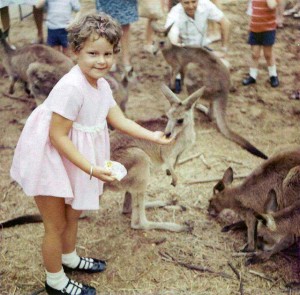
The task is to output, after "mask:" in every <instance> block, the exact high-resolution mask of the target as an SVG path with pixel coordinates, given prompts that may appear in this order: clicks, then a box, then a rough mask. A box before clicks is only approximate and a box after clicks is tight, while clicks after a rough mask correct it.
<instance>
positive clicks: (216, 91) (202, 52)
mask: <svg viewBox="0 0 300 295" xmlns="http://www.w3.org/2000/svg"><path fill="white" fill-rule="evenodd" d="M152 27H153V30H154V31H155V32H156V35H157V36H158V38H159V47H160V49H161V52H162V54H163V56H164V59H165V60H166V62H167V63H168V64H169V65H170V66H171V79H170V85H171V89H174V88H175V85H174V81H175V78H176V75H177V74H178V73H180V74H181V79H182V81H183V83H184V84H185V85H186V89H187V92H188V94H191V93H192V92H194V91H195V90H196V89H199V88H200V87H201V86H205V92H204V94H203V97H205V99H207V100H209V101H210V106H209V108H207V107H205V106H203V105H197V107H196V108H197V109H199V110H200V111H202V112H204V113H205V114H206V115H208V116H209V118H210V119H211V120H214V119H215V120H216V124H217V127H218V129H219V130H220V132H221V133H222V134H223V135H224V136H225V137H226V138H228V139H229V140H231V141H233V142H235V143H237V144H238V145H239V146H241V147H242V148H244V149H246V150H247V151H248V152H249V153H251V154H253V155H255V156H258V157H260V158H263V159H267V158H268V157H267V156H266V155H265V154H264V153H263V152H261V151H260V150H258V149H257V148H256V147H255V146H253V145H252V144H251V143H250V142H249V141H247V140H246V139H245V138H243V137H242V136H240V135H239V134H237V133H235V132H233V131H232V130H231V129H230V128H229V127H228V125H227V122H226V105H227V97H228V94H229V91H230V88H231V83H230V73H229V70H228V68H227V67H226V66H225V64H224V63H223V62H222V61H221V59H220V58H218V57H217V56H216V55H215V54H214V53H213V51H211V50H208V49H207V48H205V47H194V46H193V47H192V46H189V47H181V46H176V45H174V44H172V43H171V42H170V40H169V38H168V37H167V35H168V33H169V31H170V29H171V27H172V25H171V26H169V27H168V28H167V29H162V28H160V27H159V26H158V25H157V23H155V22H152Z"/></svg>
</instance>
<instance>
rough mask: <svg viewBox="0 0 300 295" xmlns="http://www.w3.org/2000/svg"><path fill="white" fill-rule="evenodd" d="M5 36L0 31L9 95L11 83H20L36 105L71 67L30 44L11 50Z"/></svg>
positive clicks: (60, 57) (44, 48)
mask: <svg viewBox="0 0 300 295" xmlns="http://www.w3.org/2000/svg"><path fill="white" fill-rule="evenodd" d="M7 34H8V32H7V31H5V32H2V31H1V30H0V53H1V57H2V63H3V66H4V68H5V70H6V72H7V74H8V75H9V78H10V80H11V84H10V87H9V93H10V94H12V93H14V86H15V83H16V82H17V81H18V80H20V81H22V82H24V86H25V90H26V92H27V93H30V92H31V94H32V95H33V96H34V97H35V98H36V99H37V103H40V102H41V101H43V100H44V99H45V98H46V97H47V96H48V94H49V93H50V91H51V90H52V88H53V86H54V85H55V84H56V83H57V81H58V80H59V79H60V78H61V77H62V76H63V75H64V74H65V73H67V72H68V71H69V70H70V69H71V67H72V66H73V65H74V63H73V62H72V60H71V59H70V58H68V57H67V56H65V55H64V54H62V53H60V52H58V51H57V50H55V49H53V48H51V47H48V46H45V45H40V44H34V45H28V46H25V47H22V48H20V49H16V50H13V49H11V47H10V46H9V44H8V43H7V41H6V37H7Z"/></svg>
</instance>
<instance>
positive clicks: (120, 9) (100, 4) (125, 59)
mask: <svg viewBox="0 0 300 295" xmlns="http://www.w3.org/2000/svg"><path fill="white" fill-rule="evenodd" d="M96 9H97V11H98V12H100V11H102V12H105V13H107V14H109V15H111V16H112V17H113V18H114V19H116V20H117V21H118V22H119V23H120V24H121V26H122V31H123V34H122V37H121V48H122V64H123V68H124V70H125V71H126V72H131V71H132V70H133V67H132V65H131V58H130V49H129V43H130V24H131V23H133V22H135V21H137V20H138V7H137V0H122V1H120V0H110V1H107V0H96ZM114 68H115V66H114V67H113V69H112V70H114Z"/></svg>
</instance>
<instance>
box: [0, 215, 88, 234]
mask: <svg viewBox="0 0 300 295" xmlns="http://www.w3.org/2000/svg"><path fill="white" fill-rule="evenodd" d="M86 218H87V216H86V215H85V214H83V215H82V216H80V218H79V219H86ZM38 222H43V219H42V216H41V215H39V214H33V215H23V216H19V217H16V218H12V219H7V220H4V221H0V230H1V229H3V228H7V227H13V226H16V225H23V224H29V223H38Z"/></svg>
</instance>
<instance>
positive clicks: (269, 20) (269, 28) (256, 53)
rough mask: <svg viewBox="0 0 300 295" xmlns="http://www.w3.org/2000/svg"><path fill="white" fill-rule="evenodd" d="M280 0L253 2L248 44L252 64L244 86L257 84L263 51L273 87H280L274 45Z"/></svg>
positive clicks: (258, 0) (254, 0)
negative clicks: (259, 62)
mask: <svg viewBox="0 0 300 295" xmlns="http://www.w3.org/2000/svg"><path fill="white" fill-rule="evenodd" d="M277 1H278V0H252V1H251V9H250V8H249V7H248V12H250V13H251V20H250V33H249V39H248V43H249V44H250V45H251V62H250V70H249V76H248V77H247V78H246V79H244V80H243V85H245V86H246V85H250V84H254V83H256V79H257V75H258V61H259V58H260V53H261V50H263V53H264V56H265V59H266V62H267V65H268V71H269V77H270V84H271V87H277V86H279V80H278V76H277V71H276V65H275V56H274V52H273V45H274V43H275V36H276V6H277Z"/></svg>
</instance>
